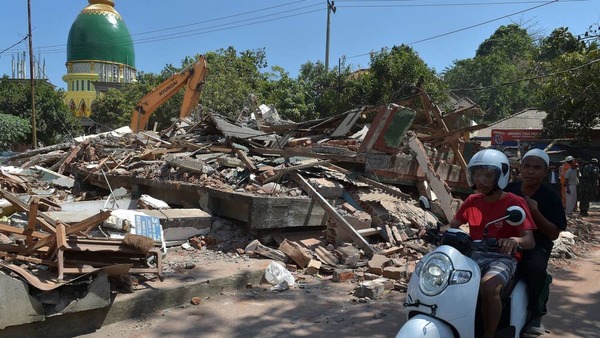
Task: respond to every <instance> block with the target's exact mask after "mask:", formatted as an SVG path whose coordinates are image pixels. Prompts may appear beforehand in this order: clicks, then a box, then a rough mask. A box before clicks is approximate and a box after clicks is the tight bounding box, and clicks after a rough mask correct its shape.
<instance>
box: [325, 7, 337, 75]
mask: <svg viewBox="0 0 600 338" xmlns="http://www.w3.org/2000/svg"><path fill="white" fill-rule="evenodd" d="M331 12H333V14H335V2H334V1H333V0H332V1H331V2H330V1H329V0H327V37H326V38H325V71H329V26H330V25H331Z"/></svg>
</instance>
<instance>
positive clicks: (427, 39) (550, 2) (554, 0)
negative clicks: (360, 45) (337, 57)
mask: <svg viewBox="0 0 600 338" xmlns="http://www.w3.org/2000/svg"><path fill="white" fill-rule="evenodd" d="M559 1H561V0H552V1H547V2H545V3H543V4H541V5H537V6H533V7H529V8H526V9H524V10H520V11H517V12H514V13H510V14H507V15H503V16H501V17H498V18H495V19H491V20H487V21H484V22H480V23H477V24H474V25H471V26H467V27H463V28H460V29H456V30H453V31H450V32H446V33H442V34H438V35H435V36H432V37H428V38H425V39H421V40H417V41H413V42H410V43H408V44H407V45H409V46H410V45H414V44H417V43H420V42H425V41H429V40H434V39H437V38H441V37H443V36H447V35H450V34H454V33H458V32H462V31H465V30H468V29H471V28H475V27H479V26H483V25H486V24H488V23H490V22H494V21H498V20H502V19H505V18H508V17H510V16H513V15H517V14H521V13H525V12H528V11H531V10H534V9H537V8H540V7H543V6H547V5H550V4H553V3H556V2H559ZM372 53H374V52H368V53H362V54H358V55H353V56H347V57H346V58H347V59H352V58H357V57H361V56H366V55H371V54H372ZM375 53H378V52H375Z"/></svg>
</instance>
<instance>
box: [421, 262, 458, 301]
mask: <svg viewBox="0 0 600 338" xmlns="http://www.w3.org/2000/svg"><path fill="white" fill-rule="evenodd" d="M452 270H453V267H452V262H451V261H450V258H449V257H448V256H446V255H444V254H442V253H433V254H431V255H430V256H429V257H428V258H427V260H425V262H424V263H423V265H422V266H421V269H420V271H419V272H420V279H419V286H420V288H421V291H422V292H423V293H424V294H426V295H428V296H435V295H437V294H438V293H440V292H442V291H443V290H444V289H445V288H446V286H448V280H449V278H450V274H451V273H452Z"/></svg>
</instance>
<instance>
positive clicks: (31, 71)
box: [27, 0, 37, 149]
mask: <svg viewBox="0 0 600 338" xmlns="http://www.w3.org/2000/svg"><path fill="white" fill-rule="evenodd" d="M27 19H28V21H29V77H31V126H32V134H33V140H32V142H33V144H32V148H33V149H36V148H37V127H36V126H37V124H36V121H35V78H34V64H35V62H34V59H33V42H32V41H31V40H32V38H31V0H27Z"/></svg>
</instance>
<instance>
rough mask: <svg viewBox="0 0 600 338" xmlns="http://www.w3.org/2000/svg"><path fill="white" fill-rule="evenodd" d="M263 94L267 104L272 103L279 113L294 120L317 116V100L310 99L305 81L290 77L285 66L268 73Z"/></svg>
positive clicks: (276, 67)
mask: <svg viewBox="0 0 600 338" xmlns="http://www.w3.org/2000/svg"><path fill="white" fill-rule="evenodd" d="M261 94H262V97H263V100H264V103H265V104H272V105H274V106H275V107H276V109H277V111H278V113H279V114H280V115H281V116H283V117H285V118H287V119H290V120H292V121H302V120H307V119H312V118H316V117H317V116H316V115H315V102H314V101H312V100H310V99H309V95H308V94H309V88H307V86H306V83H305V82H301V81H299V80H297V79H294V78H292V77H290V75H289V73H287V72H286V71H285V70H284V69H283V68H281V67H279V66H275V67H273V68H272V71H271V72H270V73H268V80H267V81H265V83H264V85H263V87H262V90H261Z"/></svg>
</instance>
